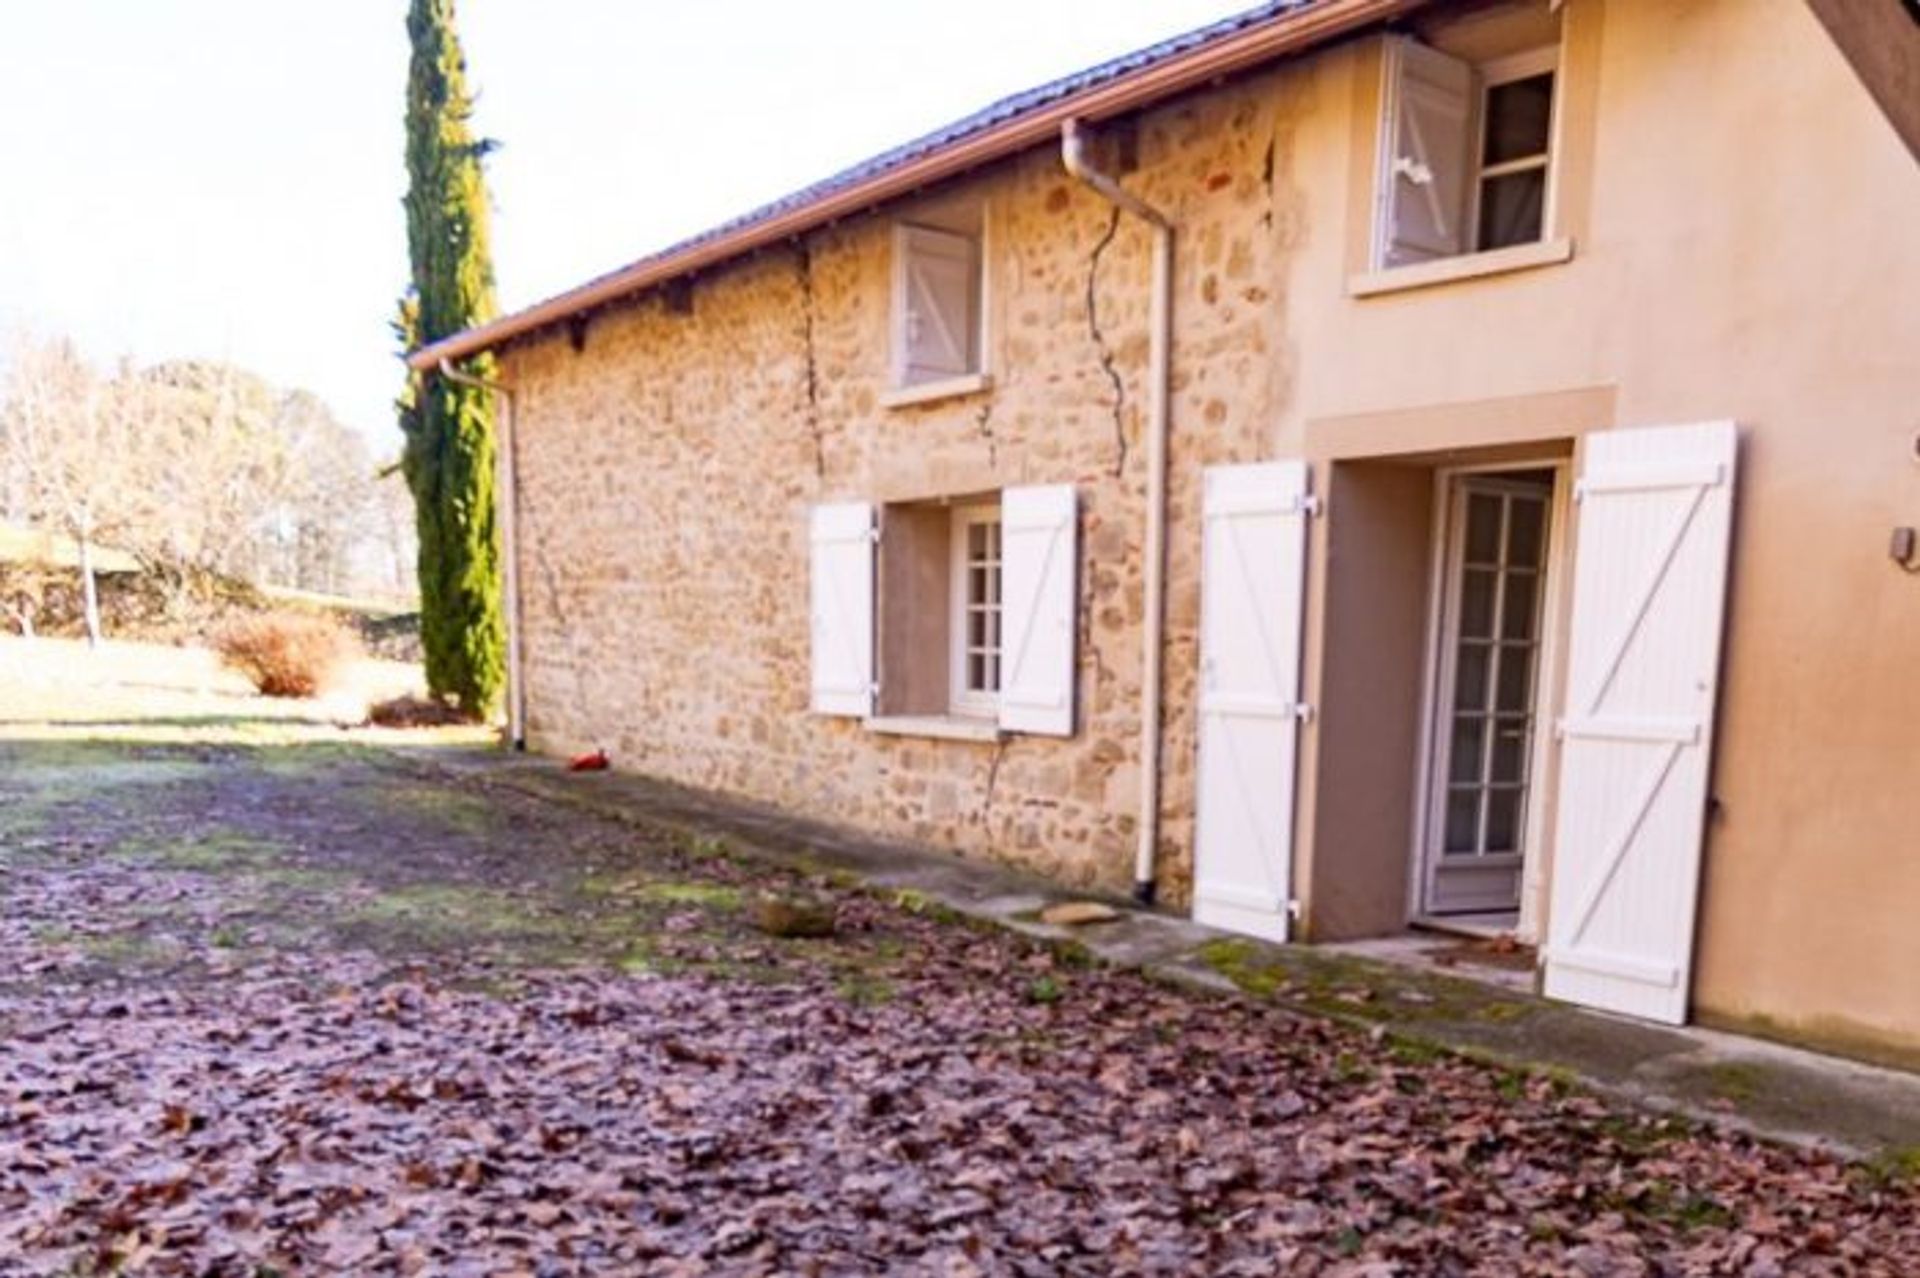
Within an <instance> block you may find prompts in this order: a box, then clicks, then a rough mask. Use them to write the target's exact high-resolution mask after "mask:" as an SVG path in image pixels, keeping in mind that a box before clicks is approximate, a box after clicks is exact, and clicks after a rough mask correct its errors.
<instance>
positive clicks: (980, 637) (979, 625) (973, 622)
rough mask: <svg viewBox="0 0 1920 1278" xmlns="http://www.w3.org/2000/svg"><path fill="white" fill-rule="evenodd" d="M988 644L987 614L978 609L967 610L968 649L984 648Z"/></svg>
mask: <svg viewBox="0 0 1920 1278" xmlns="http://www.w3.org/2000/svg"><path fill="white" fill-rule="evenodd" d="M986 644H987V614H986V613H984V612H982V611H981V610H980V609H978V608H969V609H967V647H969V648H984V647H986Z"/></svg>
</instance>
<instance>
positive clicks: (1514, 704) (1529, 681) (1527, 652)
mask: <svg viewBox="0 0 1920 1278" xmlns="http://www.w3.org/2000/svg"><path fill="white" fill-rule="evenodd" d="M1498 683H1499V685H1500V686H1499V692H1498V693H1497V694H1496V695H1495V697H1494V702H1493V704H1494V708H1495V709H1499V710H1511V711H1515V712H1517V713H1520V714H1525V713H1527V712H1528V711H1530V710H1532V709H1533V649H1532V648H1530V647H1521V646H1520V645H1518V644H1502V645H1501V647H1500V676H1499V679H1498Z"/></svg>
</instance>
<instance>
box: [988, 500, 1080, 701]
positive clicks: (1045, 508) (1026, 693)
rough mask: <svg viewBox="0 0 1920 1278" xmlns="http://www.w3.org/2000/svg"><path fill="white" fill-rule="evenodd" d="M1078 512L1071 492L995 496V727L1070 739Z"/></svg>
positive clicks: (1073, 673)
mask: <svg viewBox="0 0 1920 1278" xmlns="http://www.w3.org/2000/svg"><path fill="white" fill-rule="evenodd" d="M1077 514H1078V504H1077V502H1076V501H1075V497H1074V491H1073V485H1071V484H1049V485H1045V486H1041V487H1034V488H1009V489H1007V490H1006V491H1004V492H1002V493H1001V494H1000V632H1001V650H1000V726H1001V727H1002V728H1004V729H1006V730H1007V731H1009V732H1036V733H1041V734H1044V735H1046V736H1053V737H1070V736H1072V735H1073V688H1074V682H1075V680H1074V675H1075V666H1076V662H1075V660H1074V646H1075V626H1074V612H1075V597H1076V596H1075V587H1076V575H1077V572H1078V567H1079V549H1078V546H1079V539H1078V536H1077V533H1078V522H1079V521H1078V519H1077Z"/></svg>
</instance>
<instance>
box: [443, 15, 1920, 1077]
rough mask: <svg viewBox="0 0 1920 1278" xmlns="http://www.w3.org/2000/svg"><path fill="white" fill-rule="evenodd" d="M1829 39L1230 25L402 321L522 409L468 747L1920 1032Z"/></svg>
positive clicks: (1097, 877)
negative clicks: (496, 594)
mask: <svg viewBox="0 0 1920 1278" xmlns="http://www.w3.org/2000/svg"><path fill="white" fill-rule="evenodd" d="M1813 7H1814V8H1821V9H1825V10H1827V11H1829V13H1830V12H1831V11H1832V10H1833V9H1834V6H1832V5H1829V4H1823V3H1820V0H1816V4H1815V5H1814V6H1813ZM1848 13H1851V14H1852V15H1853V16H1854V17H1855V18H1865V17H1871V19H1872V21H1873V22H1883V15H1881V14H1880V13H1879V10H1878V9H1877V8H1876V7H1875V3H1870V2H1863V3H1860V4H1857V5H1854V6H1851V8H1846V7H1842V13H1841V17H1840V18H1839V22H1840V23H1841V24H1842V25H1843V26H1844V25H1845V24H1846V22H1847V17H1846V14H1848ZM1886 13H1887V14H1891V15H1893V18H1892V22H1891V24H1884V23H1883V25H1885V28H1886V32H1887V39H1892V40H1900V39H1905V38H1906V37H1907V35H1908V33H1907V32H1906V31H1905V29H1904V28H1903V27H1902V26H1901V25H1900V24H1901V23H1902V22H1904V18H1903V16H1902V15H1901V14H1900V13H1899V11H1898V8H1897V6H1896V5H1895V4H1893V3H1892V2H1891V0H1888V2H1887V4H1886ZM1821 16H1823V17H1824V16H1828V15H1827V14H1823V15H1821ZM1843 34H1844V35H1846V36H1850V37H1852V38H1853V44H1854V46H1855V47H1856V48H1857V47H1858V46H1859V45H1860V44H1861V43H1862V42H1861V41H1860V39H1859V38H1858V37H1859V35H1860V33H1859V31H1858V30H1851V31H1846V32H1841V31H1840V30H1838V29H1836V31H1835V35H1843ZM1866 43H1868V44H1870V45H1872V47H1873V48H1875V49H1879V50H1881V51H1882V52H1884V48H1885V47H1886V46H1885V41H1884V40H1881V41H1868V42H1866ZM1846 44H1847V40H1845V39H1840V40H1836V39H1835V38H1834V36H1830V34H1829V33H1828V31H1827V30H1825V29H1823V26H1822V21H1821V20H1820V18H1819V17H1816V14H1815V12H1814V11H1813V9H1812V8H1810V7H1809V6H1808V5H1807V4H1805V3H1803V2H1802V0H1690V2H1689V3H1686V4H1674V3H1671V2H1670V0H1561V2H1558V3H1549V2H1548V0H1475V2H1471V3H1450V2H1439V0H1436V2H1433V3H1415V2H1412V0H1294V2H1290V3H1285V2H1283V3H1276V4H1270V5H1268V6H1267V7H1265V8H1262V9H1259V10H1255V11H1253V12H1251V13H1249V14H1246V15H1243V16H1242V17H1239V18H1236V19H1232V20H1228V21H1225V22H1221V23H1219V24H1216V25H1214V26H1212V27H1208V28H1206V29H1203V30H1201V31H1198V32H1194V33H1191V34H1189V35H1186V36H1182V37H1179V38H1177V39H1174V40H1170V41H1168V42H1166V43H1165V44H1162V45H1160V46H1156V47H1154V48H1151V49H1148V50H1145V51H1143V52H1142V53H1140V54H1137V55H1134V56H1131V57H1128V58H1122V59H1119V60H1117V61H1115V62H1113V63H1109V64H1107V65H1104V66H1101V67H1098V68H1095V69H1093V70H1092V71H1089V72H1086V73H1083V74H1081V75H1077V76H1073V77H1069V78H1067V79H1065V80H1061V81H1058V82H1056V83H1053V84H1049V85H1046V86H1042V87H1041V88H1038V89H1035V90H1033V91H1031V92H1028V93H1025V94H1021V95H1019V96H1017V97H1015V98H1012V99H1009V100H1007V101H1004V102H1001V103H998V104H996V105H994V106H992V107H990V108H988V109H987V110H985V111H983V112H981V113H980V114H978V115H976V116H973V117H970V118H969V119H967V120H963V121H961V122H959V123H957V124H955V125H953V126H951V127H949V128H946V129H943V130H941V131H939V132H936V133H934V134H932V135H929V136H927V137H924V138H921V139H918V140H916V141H914V142H911V143H908V144H907V145H905V146H903V147H900V148H899V149H897V150H895V151H892V152H889V153H887V154H885V155H882V156H880V157H878V158H876V159H874V160H872V161H870V162H868V163H866V164H863V165H860V166H858V167H856V168H854V169H852V170H849V171H848V172H846V173H842V174H840V175H838V176H836V177H833V178H830V179H828V180H827V181H825V182H822V183H820V184H819V185H817V186H814V187H811V188H809V189H807V190H804V191H801V192H799V193H797V194H795V195H793V196H791V197H789V198H787V199H785V200H782V201H780V202H778V203H776V204H774V205H771V206H769V207H767V208H764V209H761V210H758V211H757V212H754V213H752V214H749V215H748V216H746V217H744V218H742V219H740V220H738V221H736V222H733V223H730V224H728V225H725V226H722V227H720V228H718V229H716V230H714V231H713V232H710V233H708V234H706V235H704V236H701V237H699V238H697V239H694V240H692V241H689V242H687V243H685V244H681V245H678V246H675V247H673V248H670V249H668V250H666V251H664V252H662V253H659V254H656V255H654V256H651V257H647V258H643V259H641V260H639V261H637V262H635V263H633V264H631V265H629V266H627V267H624V268H622V269H620V270H618V271H616V272H614V273H612V274H610V275H607V276H604V277H601V278H599V279H597V280H594V281H590V282H588V283H587V284H584V285H582V286H580V287H579V288H577V289H574V290H572V291H570V292H568V293H565V294H562V295H560V296H558V297H555V298H553V299H551V300H549V301H546V302H542V303H540V304H538V305H536V306H533V307H531V308H529V309H527V310H525V311H523V312H520V313H518V314H514V315H510V316H507V317H505V318H503V319H501V320H499V321H497V322H494V323H492V324H488V325H486V326H484V327H481V328H478V329H475V330H473V331H471V332H468V333H463V334H459V335H456V336H454V337H451V338H449V339H446V340H445V341H442V342H439V343H437V344H435V345H432V346H429V347H426V348H424V349H422V350H419V351H417V352H415V353H414V354H413V355H412V356H411V362H412V363H413V365H414V366H415V367H416V368H418V369H421V370H425V371H428V372H430V373H431V372H432V371H433V370H436V369H438V370H442V371H443V372H444V373H445V374H446V375H461V376H474V375H480V376H486V377H490V378H493V379H496V380H497V384H498V385H499V386H500V387H501V389H502V394H503V399H504V401H505V403H506V404H507V406H508V407H509V409H510V412H509V414H508V417H509V419H510V429H508V430H507V431H506V432H505V440H506V442H505V446H504V448H503V459H502V472H503V474H502V478H503V491H504V492H505V493H506V494H507V503H508V505H507V513H508V517H507V518H506V519H505V520H504V521H503V522H504V523H505V524H506V525H507V528H508V539H509V548H508V563H509V568H510V573H509V575H510V582H509V590H510V592H511V593H512V595H513V598H512V600H511V601H510V612H511V613H512V616H513V621H514V624H513V633H514V643H513V648H514V652H513V661H512V664H513V666H514V672H515V676H514V681H513V694H512V697H511V700H512V702H513V705H512V715H511V720H512V722H511V730H512V731H513V733H514V735H515V736H516V738H518V739H521V740H523V741H524V742H526V743H528V744H531V745H532V746H533V747H534V748H536V749H539V750H543V751H551V752H570V751H574V750H579V749H588V748H592V747H595V746H604V747H605V748H607V749H608V750H609V751H610V752H611V753H612V756H613V758H614V760H615V763H616V766H619V767H624V768H631V769H635V770H638V771H641V772H645V773H649V774H652V775H655V776H658V777H662V778H666V779H669V780H672V781H675V782H680V783H684V784H687V785H691V786H696V787H702V788H706V789H711V790H716V791H722V792H726V793H730V794H734V795H738V796H743V797H746V798H750V799H753V800H756V801H759V802H763V803H767V804H772V805H777V806H778V807H780V808H783V809H786V810H789V811H791V812H793V813H796V814H802V815H805V816H809V817H814V818H821V819H825V820H828V821H832V822H837V823H841V824H843V825H846V826H849V827H856V828H859V829H862V830H865V831H868V832H872V833H875V834H879V835H883V836H887V837H893V838H898V839H901V840H907V841H916V842H920V843H925V844H932V845H938V846H942V847H948V848H953V849H957V850H960V851H962V852H964V853H967V854H972V855H977V856H982V857H994V858H1001V859H1005V860H1009V861H1015V862H1020V863H1023V864H1026V865H1030V866H1033V867H1037V868H1039V869H1041V870H1044V871H1045V872H1047V873H1049V874H1052V875H1055V876H1057V877H1058V878H1060V879H1062V880H1064V881H1066V882H1069V883H1072V884H1076V885H1084V886H1086V887H1088V888H1093V889H1104V890H1109V891H1114V892H1121V891H1127V890H1132V891H1134V892H1135V893H1136V894H1137V895H1139V896H1141V897H1143V898H1147V899H1157V901H1158V902H1159V903H1160V904H1161V905H1162V906H1163V907H1165V908H1172V909H1178V910H1191V911H1192V912H1193V913H1194V914H1195V915H1196V916H1197V917H1199V918H1201V919H1203V920H1206V921H1210V922H1214V923H1217V924H1220V925H1223V926H1226V927H1230V928H1235V929H1239V930H1242V931H1245V932H1249V933H1253V934H1256V935H1260V936H1265V937H1270V938H1281V939H1286V938H1291V939H1296V940H1307V941H1320V940H1330V939H1344V938H1356V937H1366V936H1375V935H1386V934H1392V933H1396V932H1398V931H1400V930H1402V929H1404V928H1406V927H1408V926H1409V925H1412V924H1429V925H1438V926H1445V927H1456V928H1463V929H1467V930H1477V931H1494V932H1511V933H1514V934H1516V935H1517V936H1519V937H1520V938H1521V939H1522V940H1524V941H1527V942H1529V943H1533V944H1537V945H1538V946H1539V953H1540V955H1541V960H1540V968H1541V980H1542V984H1543V988H1544V990H1545V992H1546V993H1547V994H1549V995H1550V996H1553V997H1558V998H1564V999H1569V1000H1573V1001H1575V1002H1579V1003H1583V1004H1588V1005H1592V1006H1597V1007H1603V1008H1610V1009H1614V1010H1617V1011H1620V1012H1624V1013H1627V1014H1631V1015H1637V1016H1643V1017H1650V1018H1653V1019H1657V1020H1663V1021H1680V1020H1684V1019H1687V1018H1689V1017H1695V1018H1698V1019H1701V1020H1707V1021H1712V1022H1716V1023H1720V1024H1724V1025H1730V1026H1736V1027H1745V1028H1748V1029H1752V1030H1755V1031H1759V1032H1765V1033H1773V1034H1779V1035H1784V1036H1789V1037H1794V1038H1797V1039H1800V1040H1803V1041H1811V1042H1816V1043H1821V1044H1826V1045H1829V1046H1833V1047H1836V1048H1840V1049H1843V1050H1851V1051H1857V1052H1862V1053H1876V1054H1882V1055H1895V1056H1898V1055H1901V1054H1920V981H1916V980H1913V979H1911V978H1910V976H1909V974H1910V973H1912V972H1914V971H1916V970H1920V927H1916V926H1914V923H1913V917H1914V912H1915V909H1916V907H1920V855H1915V854H1914V851H1915V845H1914V837H1915V836H1914V834H1913V831H1914V830H1915V829H1916V828H1920V784H1916V779H1915V768H1916V765H1920V727H1916V725H1920V669H1917V668H1916V665H1915V663H1914V660H1913V643H1912V637H1913V636H1914V635H1915V634H1920V581H1917V580H1915V579H1914V576H1913V575H1912V574H1913V573H1914V572H1915V571H1916V569H1920V550H1916V548H1915V545H1914V537H1913V533H1912V531H1911V529H1912V527H1913V526H1914V525H1915V524H1920V440H1917V438H1916V436H1917V434H1920V357H1917V356H1916V352H1920V305H1916V304H1915V302H1914V300H1913V299H1914V298H1915V297H1920V236H1916V235H1914V234H1913V233H1912V228H1913V227H1914V226H1915V225H1916V224H1920V167H1917V166H1916V164H1915V162H1914V157H1913V155H1912V154H1911V153H1910V152H1909V150H1908V148H1907V146H1906V145H1903V142H1902V140H1901V135H1900V132H1899V131H1898V129H1897V128H1896V127H1893V126H1892V125H1891V123H1890V118H1889V117H1890V116H1893V117H1895V118H1898V117H1899V116H1900V111H1901V110H1902V109H1904V108H1899V107H1898V102H1899V99H1900V96H1901V95H1900V94H1899V93H1897V92H1890V91H1889V90H1888V87H1887V86H1888V83H1889V82H1888V81H1887V80H1886V78H1885V77H1884V76H1880V77H1879V78H1877V79H1876V78H1875V77H1874V76H1872V75H1870V74H1869V70H1868V66H1867V62H1868V61H1871V59H1867V60H1863V61H1861V62H1859V63H1858V64H1857V65H1858V69H1856V65H1854V64H1850V62H1849V59H1848V56H1847V55H1846V54H1845V53H1843V51H1842V50H1843V46H1845V45H1846ZM1880 65H1881V66H1882V67H1883V68H1884V67H1885V66H1889V65H1890V66H1893V67H1894V72H1893V74H1895V75H1896V76H1897V75H1899V74H1904V73H1901V72H1899V70H1898V66H1899V65H1901V64H1900V62H1899V60H1898V59H1894V60H1893V61H1892V62H1888V60H1887V59H1885V58H1884V57H1882V58H1881V62H1880ZM1897 87H1898V86H1897V83H1896V84H1895V88H1896V89H1897ZM1876 93H1877V94H1879V95H1880V96H1881V97H1882V98H1891V99H1892V100H1893V101H1894V105H1892V106H1889V107H1888V108H1887V109H1886V110H1885V111H1883V109H1882V107H1881V106H1879V105H1877V104H1876V96H1875V95H1876ZM1908 115H1909V116H1910V115H1911V112H1908ZM1908 122H1909V123H1910V121H1908ZM463 361H467V362H466V363H464V366H463V365H462V363H461V362H463Z"/></svg>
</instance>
